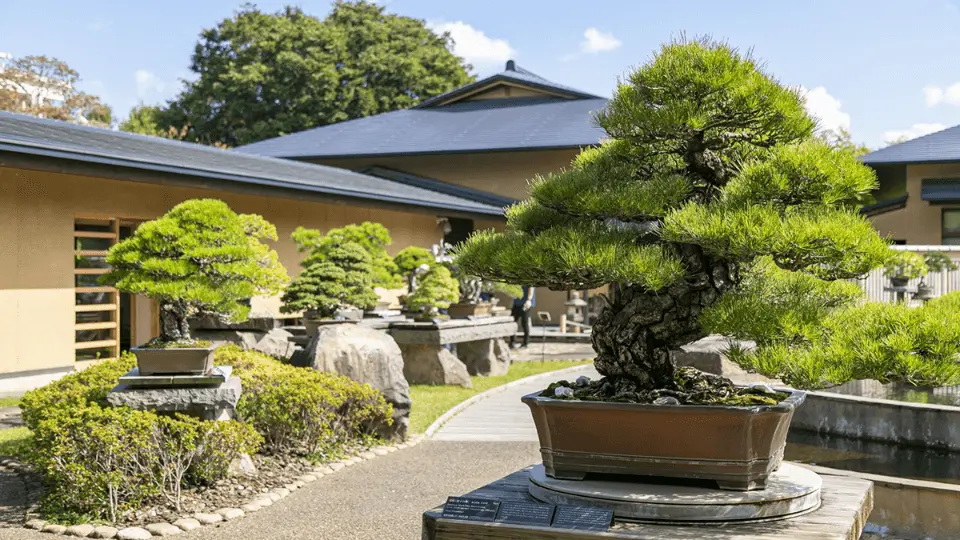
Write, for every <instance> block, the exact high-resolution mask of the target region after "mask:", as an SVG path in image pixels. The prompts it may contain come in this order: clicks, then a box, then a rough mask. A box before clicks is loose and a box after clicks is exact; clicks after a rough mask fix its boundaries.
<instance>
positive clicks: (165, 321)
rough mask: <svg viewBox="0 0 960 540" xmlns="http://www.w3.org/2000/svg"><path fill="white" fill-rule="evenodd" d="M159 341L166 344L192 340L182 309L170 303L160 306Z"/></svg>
mask: <svg viewBox="0 0 960 540" xmlns="http://www.w3.org/2000/svg"><path fill="white" fill-rule="evenodd" d="M160 339H161V340H163V341H167V342H174V341H190V340H191V339H192V338H191V337H190V323H189V322H188V321H187V311H186V309H185V308H184V307H182V306H177V305H175V304H170V303H165V304H161V305H160Z"/></svg>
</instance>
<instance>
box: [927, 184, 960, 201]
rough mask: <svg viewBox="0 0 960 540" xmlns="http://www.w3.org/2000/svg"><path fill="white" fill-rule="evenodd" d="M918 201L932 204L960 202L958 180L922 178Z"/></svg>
mask: <svg viewBox="0 0 960 540" xmlns="http://www.w3.org/2000/svg"><path fill="white" fill-rule="evenodd" d="M920 199H921V200H924V201H929V202H931V203H934V204H936V203H955V202H957V201H960V179H958V178H924V179H923V181H921V183H920Z"/></svg>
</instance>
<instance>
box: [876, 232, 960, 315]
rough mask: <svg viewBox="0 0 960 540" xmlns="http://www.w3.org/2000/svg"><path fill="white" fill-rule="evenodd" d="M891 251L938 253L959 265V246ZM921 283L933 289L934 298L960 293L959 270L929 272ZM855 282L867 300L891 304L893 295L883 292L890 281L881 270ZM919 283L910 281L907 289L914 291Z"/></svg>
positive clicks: (905, 248)
mask: <svg viewBox="0 0 960 540" xmlns="http://www.w3.org/2000/svg"><path fill="white" fill-rule="evenodd" d="M893 249H900V250H904V251H913V252H915V253H919V254H921V255H922V254H923V253H924V252H928V251H939V252H942V253H946V254H947V255H949V256H950V258H952V259H953V260H954V262H956V263H958V264H960V246H893ZM923 281H924V282H925V283H926V284H927V285H929V286H930V287H932V288H933V294H935V295H936V296H940V295H943V294H946V293H948V292H951V291H960V270H950V271H945V272H930V273H929V274H927V275H926V276H925V277H924V278H923ZM857 282H858V284H859V285H860V287H861V288H863V290H864V292H865V293H866V298H867V300H871V301H876V302H893V300H894V297H893V293H892V292H890V291H885V290H884V289H885V288H888V287H890V279H889V278H888V277H886V276H884V275H883V268H877V269H876V270H874V271H872V272H870V274H868V275H867V276H866V277H865V278H863V279H860V280H857ZM919 283H920V279H919V278H918V279H912V280H910V283H908V284H907V288H908V289H911V290H914V291H915V290H916V289H917V285H918V284H919ZM907 296H908V297H909V296H911V295H910V294H909V293H908V295H907ZM911 303H912V304H918V303H919V302H917V301H911Z"/></svg>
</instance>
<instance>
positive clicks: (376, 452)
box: [0, 364, 589, 540]
mask: <svg viewBox="0 0 960 540" xmlns="http://www.w3.org/2000/svg"><path fill="white" fill-rule="evenodd" d="M585 367H589V364H584V365H581V366H573V367H569V368H564V369H560V370H556V371H548V372H545V373H538V374H536V375H531V376H530V377H525V378H523V379H517V380H515V381H511V382H509V383H506V384H503V385H500V386H497V387H495V388H491V389H489V390H486V391H484V392H481V393H479V394H477V395H475V396H472V397H470V398H469V399H467V400H464V401H462V402H460V403H458V404H457V405H455V406H454V407H452V408H451V409H450V410H448V411H447V412H445V413H444V414H443V415H441V416H440V417H439V418H437V419H436V420H435V421H434V422H433V423H432V424H431V425H430V427H429V428H427V431H426V432H425V433H424V434H422V435H413V436H411V437H410V438H409V439H408V440H407V441H406V442H403V443H400V444H397V445H392V446H378V447H374V448H371V449H369V450H366V451H364V452H360V453H359V454H357V455H356V456H353V457H351V458H348V459H343V460H340V461H336V462H334V463H330V464H327V465H320V466H317V467H315V468H314V469H313V472H311V473H307V474H304V475H302V476H300V477H299V478H298V479H297V480H296V481H294V482H292V483H289V484H284V485H282V486H276V487H274V488H273V489H271V490H269V491H268V492H266V493H260V494H257V495H255V496H254V497H253V498H252V499H251V500H250V501H249V502H247V503H246V504H244V505H242V506H240V507H239V508H221V509H219V510H216V511H215V512H213V513H210V514H204V513H198V514H193V515H191V516H184V517H181V518H180V519H178V520H176V521H174V522H173V523H169V522H166V521H158V522H156V523H151V524H149V525H146V526H144V527H126V528H122V529H118V528H116V527H111V526H106V525H99V526H95V525H92V524H81V525H72V526H69V527H67V526H64V525H57V524H54V523H47V522H46V521H44V520H42V519H39V516H38V515H37V514H36V513H35V511H36V509H37V507H36V505H35V504H33V503H34V501H28V510H27V514H26V516H25V517H26V523H25V524H24V526H25V527H26V528H27V529H33V530H37V531H40V532H45V533H50V534H54V535H66V536H73V537H80V538H116V539H119V540H147V539H149V538H152V537H154V536H173V535H177V534H182V533H184V532H189V531H192V530H194V529H197V528H200V527H203V526H206V525H216V524H218V523H221V522H225V521H233V520H236V519H240V518H242V517H244V516H246V515H248V514H251V513H253V512H256V511H258V510H260V509H262V508H265V507H267V506H271V505H272V504H273V503H275V502H278V501H279V500H281V499H283V498H285V497H287V496H288V495H290V493H292V492H293V491H296V490H298V489H300V488H301V487H303V486H304V485H306V484H309V483H311V482H314V481H316V480H317V479H318V478H320V477H322V476H326V475H329V474H333V473H335V472H337V471H341V470H343V469H345V468H347V467H350V466H351V465H355V464H357V463H361V462H362V461H364V460H369V459H373V458H375V457H378V456H384V455H387V454H390V453H392V452H396V451H397V450H402V449H404V448H409V447H411V446H415V445H417V444H419V443H421V442H423V441H425V440H427V439H429V438H430V437H431V436H433V435H434V434H435V433H436V432H437V431H438V430H439V429H440V428H441V427H442V426H443V425H444V424H445V423H446V422H447V421H449V420H450V419H451V418H453V417H454V416H456V415H457V414H459V413H460V412H462V411H463V410H464V409H466V408H468V407H470V406H471V405H473V404H475V403H477V402H479V401H481V400H483V399H485V398H487V397H490V396H492V395H495V394H498V393H500V392H503V391H505V390H508V389H510V388H514V387H516V386H519V385H522V384H527V383H530V382H533V381H537V380H541V379H543V380H546V379H551V378H555V377H558V376H562V375H565V374H567V373H573V372H576V371H579V370H582V369H584V368H585ZM2 470H5V471H12V472H14V473H17V474H18V475H20V477H21V479H23V480H24V481H27V479H26V476H25V475H26V474H29V473H30V468H29V467H28V466H27V465H26V464H24V463H22V462H20V461H18V460H16V459H14V458H0V471H2Z"/></svg>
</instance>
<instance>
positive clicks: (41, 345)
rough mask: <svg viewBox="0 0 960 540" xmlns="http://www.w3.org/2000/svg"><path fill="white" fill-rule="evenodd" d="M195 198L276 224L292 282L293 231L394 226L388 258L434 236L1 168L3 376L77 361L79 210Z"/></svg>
mask: <svg viewBox="0 0 960 540" xmlns="http://www.w3.org/2000/svg"><path fill="white" fill-rule="evenodd" d="M200 197H214V198H218V199H221V200H223V201H225V202H226V203H227V204H229V205H230V206H231V207H232V208H233V209H234V210H236V211H237V212H242V213H257V214H260V215H262V216H264V217H265V218H266V219H267V220H269V221H270V222H271V223H273V224H274V225H276V227H277V232H278V235H279V237H280V241H278V242H276V243H274V247H275V249H276V250H277V253H278V254H279V255H280V261H281V262H282V263H283V264H284V266H286V268H287V271H288V273H289V274H290V275H291V276H293V275H296V274H297V273H298V272H299V270H300V268H299V266H298V265H299V261H300V258H301V257H300V254H299V253H297V251H296V247H295V246H294V245H293V243H292V242H291V241H290V233H291V232H293V230H294V229H295V228H296V227H297V226H298V225H303V226H305V227H311V228H319V229H323V230H325V229H328V228H332V227H338V226H342V225H346V224H348V223H356V222H360V221H365V220H370V221H377V222H380V223H382V224H384V225H385V226H386V227H387V228H389V229H390V233H391V235H392V236H393V240H394V243H393V246H391V251H393V252H396V251H399V250H400V249H402V248H404V247H406V246H409V245H420V246H424V247H429V246H430V245H431V244H433V243H434V242H436V239H437V237H438V234H439V232H438V230H437V225H436V216H433V215H430V214H418V213H412V212H410V213H408V212H398V211H391V210H383V209H374V208H362V207H358V206H347V205H340V204H324V203H319V202H306V201H298V200H294V199H286V198H270V197H261V196H252V195H242V194H235V193H228V192H223V191H212V190H204V189H194V188H183V187H172V186H160V185H153V184H144V183H136V182H123V181H118V180H108V179H102V178H91V177H82V176H74V175H66V174H55V173H47V172H39V171H29V170H21V169H12V168H4V167H0V374H2V373H10V372H18V371H32V370H39V369H46V368H54V367H69V366H72V365H73V363H74V348H73V344H74V329H73V327H74V309H73V306H74V284H73V265H74V262H73V243H72V242H73V227H74V215H75V214H77V213H85V214H102V215H106V216H111V217H119V218H131V219H151V218H154V217H157V216H159V215H161V214H163V213H164V212H166V211H167V210H169V209H170V208H171V207H173V206H174V205H176V204H178V203H180V202H182V201H184V200H187V199H192V198H200ZM272 304H273V305H276V303H275V302H273V303H272ZM137 322H138V324H137V327H138V328H139V327H141V324H140V322H141V321H137Z"/></svg>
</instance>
